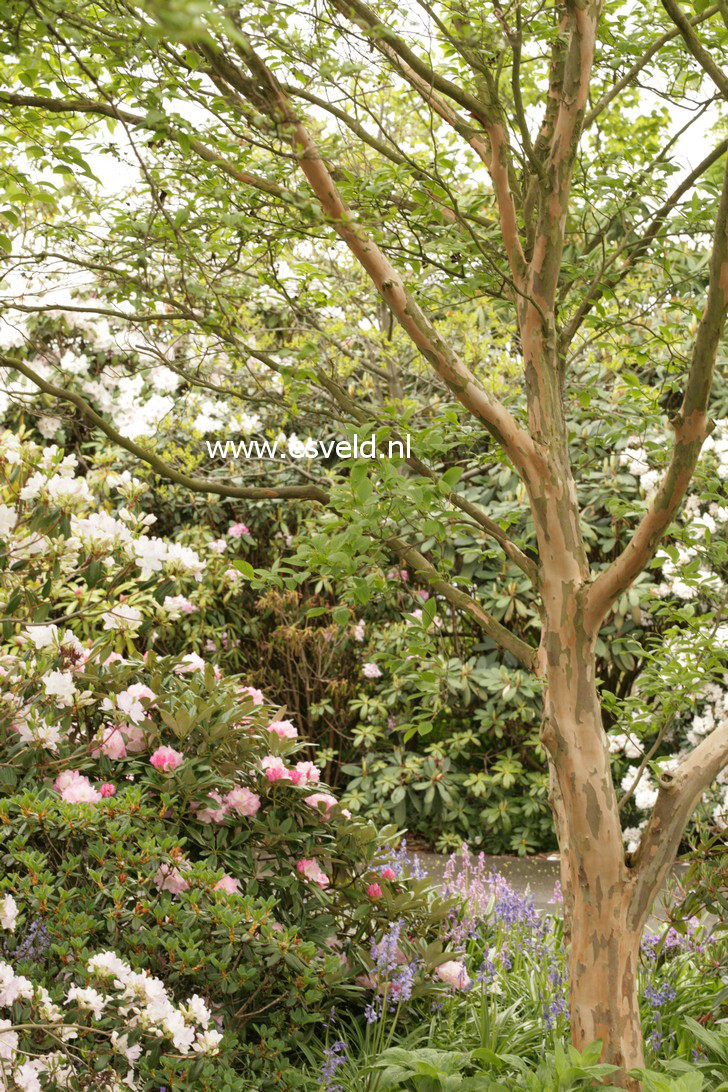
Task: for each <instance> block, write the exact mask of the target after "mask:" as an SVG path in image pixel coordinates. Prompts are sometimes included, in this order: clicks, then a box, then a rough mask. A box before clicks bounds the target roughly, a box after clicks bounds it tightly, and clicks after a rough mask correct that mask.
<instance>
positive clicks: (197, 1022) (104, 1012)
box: [0, 952, 222, 1092]
mask: <svg viewBox="0 0 728 1092" xmlns="http://www.w3.org/2000/svg"><path fill="white" fill-rule="evenodd" d="M86 969H87V972H88V974H89V981H91V982H95V983H96V984H95V985H88V984H87V985H78V984H75V983H74V984H72V985H70V986H68V987H67V988H66V990H65V998H64V999H63V1001H62V1004H60V1005H59V1004H58V1003H57V1002H55V1001H53V999H52V998H51V995H50V994H49V993H48V991H47V990H46V989H45V987H44V986H41V985H34V984H33V983H32V982H31V981H30V979H28V978H26V977H25V976H24V975H19V974H17V973H16V972H15V971H14V970H13V967H12V966H11V965H10V964H9V963H6V962H4V961H0V1008H6V1009H11V1008H13V1007H14V1006H18V1005H20V1006H22V1008H23V1012H24V1015H23V1019H22V1021H21V1022H20V1023H18V1024H13V1023H12V1022H11V1021H10V1020H7V1019H3V1020H0V1065H2V1069H3V1074H4V1076H5V1077H8V1076H11V1077H12V1079H13V1081H14V1082H15V1085H16V1086H17V1087H18V1088H22V1089H26V1090H27V1092H35V1090H39V1089H40V1088H41V1080H43V1081H48V1080H51V1081H53V1082H55V1083H54V1085H53V1087H59V1088H69V1089H71V1088H77V1087H79V1086H80V1084H81V1083H82V1077H81V1069H80V1067H81V1066H83V1059H84V1057H85V1056H86V1055H87V1054H89V1047H90V1044H91V1042H92V1041H93V1040H92V1039H90V1038H89V1031H91V1032H93V1033H94V1034H95V1035H96V1037H97V1039H98V1040H99V1041H100V1042H103V1041H107V1042H108V1044H109V1045H110V1047H111V1052H112V1055H113V1056H114V1057H116V1058H117V1059H118V1062H119V1064H120V1065H122V1066H123V1069H124V1070H125V1074H126V1075H125V1076H124V1078H123V1081H122V1078H121V1073H117V1072H116V1071H115V1070H112V1071H110V1072H108V1073H105V1074H104V1076H105V1077H106V1078H107V1081H108V1083H106V1084H105V1086H104V1087H108V1088H118V1089H121V1088H123V1087H124V1086H129V1087H135V1084H134V1070H135V1066H137V1064H138V1063H139V1060H140V1058H142V1057H143V1055H145V1054H148V1053H149V1052H150V1051H151V1050H152V1048H153V1047H154V1046H155V1044H159V1045H161V1047H162V1049H165V1047H164V1044H165V1043H166V1044H168V1046H167V1048H166V1049H168V1050H170V1049H172V1050H174V1051H176V1052H177V1053H179V1054H182V1055H186V1054H195V1055H215V1054H217V1053H218V1051H219V1049H220V1042H221V1040H222V1032H221V1031H219V1030H218V1028H217V1027H215V1026H214V1021H213V1017H212V1013H211V1011H210V1008H209V1007H208V1005H207V1003H206V1002H205V1001H204V1000H203V998H201V997H200V996H198V995H197V994H194V995H193V996H191V997H190V998H188V1000H187V1001H186V1002H185V1003H184V1004H183V1005H175V1004H174V1003H173V1001H172V999H171V998H170V996H169V993H168V991H167V989H166V987H165V985H164V983H163V982H162V981H161V980H160V979H158V978H155V977H154V976H152V975H150V974H147V973H144V972H138V971H133V970H132V968H131V967H130V966H129V964H128V963H126V962H125V961H124V960H123V959H121V958H120V957H119V956H118V955H117V954H116V953H115V952H102V953H100V954H98V955H95V956H92V957H91V959H90V960H89V961H88V964H87V968H86ZM64 1010H68V1011H64ZM120 1028H123V1031H120V1030H118V1029H120ZM34 1030H37V1031H38V1032H45V1031H49V1032H51V1036H52V1039H53V1040H55V1042H56V1043H59V1044H66V1043H71V1042H73V1041H74V1040H77V1041H78V1044H79V1045H78V1047H74V1049H73V1050H72V1051H71V1050H65V1049H54V1050H50V1051H49V1050H46V1051H45V1052H44V1051H43V1050H42V1049H40V1048H39V1047H38V1046H37V1044H36V1043H35V1042H34V1041H33V1031H34ZM81 1033H83V1040H82V1041H81V1038H80V1036H81Z"/></svg>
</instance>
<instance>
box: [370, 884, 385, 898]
mask: <svg viewBox="0 0 728 1092" xmlns="http://www.w3.org/2000/svg"><path fill="white" fill-rule="evenodd" d="M367 895H368V896H369V898H370V899H381V897H382V889H381V887H380V886H379V884H378V883H370V884H369V887H367Z"/></svg>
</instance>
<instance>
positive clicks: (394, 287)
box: [205, 48, 534, 476]
mask: <svg viewBox="0 0 728 1092" xmlns="http://www.w3.org/2000/svg"><path fill="white" fill-rule="evenodd" d="M205 56H206V57H207V58H208V60H211V62H212V63H214V64H219V66H220V74H221V75H223V76H224V77H226V78H232V79H234V78H235V73H234V71H231V70H230V68H229V66H228V65H227V64H226V63H225V61H224V59H223V58H220V57H218V56H217V55H215V54H213V53H212V51H211V50H210V49H209V48H205ZM249 63H250V65H251V70H253V71H255V73H256V75H257V77H258V80H259V82H260V83H261V84H263V86H266V85H267V87H266V90H267V91H268V95H267V96H266V102H267V103H268V109H269V111H270V112H271V113H272V115H273V116H274V118H275V119H276V120H277V121H279V122H281V123H283V124H285V125H286V126H287V127H288V128H289V130H290V134H291V145H292V147H293V151H294V155H295V157H296V159H297V161H298V164H299V166H300V168H301V170H302V171H303V173H304V175H305V176H306V178H307V180H308V182H309V185H310V186H311V189H312V190H313V192H314V193H315V195H316V197H317V198H318V200H319V203H320V205H321V209H322V211H323V213H324V215H325V216H326V217H327V218H328V220H329V221H330V223H331V225H332V227H333V228H334V230H335V231H336V233H337V235H338V236H339V237H340V238H341V239H343V241H344V242H345V243H346V245H347V246H348V248H349V250H350V251H351V253H352V254H353V255H354V257H355V258H356V259H357V261H358V262H359V263H360V264H361V265H362V266H363V268H364V269H365V271H366V272H367V273H368V275H369V277H370V278H371V280H372V282H373V283H374V285H375V287H376V288H377V291H378V292H379V294H380V295H381V297H382V298H383V299H384V301H385V302H386V304H387V306H388V307H389V308H390V310H391V312H392V314H393V315H394V317H395V318H396V319H397V321H398V322H399V324H400V325H401V326H402V328H403V329H404V330H405V332H406V333H407V334H408V335H409V337H410V338H411V339H412V341H413V342H414V344H415V345H416V347H417V348H418V349H419V351H420V352H421V353H422V355H423V356H424V357H425V359H426V360H427V361H428V362H429V363H430V364H431V365H432V367H433V368H434V369H435V371H436V372H437V374H438V375H439V376H440V378H441V379H442V380H443V382H444V383H445V384H446V386H447V387H448V388H449V389H450V390H451V391H452V392H453V394H454V395H455V397H456V398H458V400H459V401H460V402H461V403H462V404H463V405H464V406H465V408H466V409H467V410H468V411H469V412H470V413H471V414H472V415H473V416H474V417H475V418H476V419H477V420H479V421H480V422H481V424H482V425H483V427H484V428H486V429H487V431H488V432H489V433H490V434H491V435H492V436H494V437H495V439H496V440H497V441H498V442H499V443H500V444H501V446H502V447H503V449H504V450H505V452H506V453H507V455H508V456H509V458H510V459H511V461H512V462H513V465H514V466H515V467H516V469H517V470H518V471H519V473H521V474H522V475H524V476H525V474H526V473H527V469H528V465H529V462H530V460H531V459H532V458H533V456H534V449H533V442H532V440H531V438H530V436H529V435H528V433H527V432H525V431H524V430H523V429H521V427H520V426H519V425H518V423H517V422H516V420H515V418H514V417H513V416H512V414H511V413H510V412H509V411H508V410H507V409H506V407H505V406H504V405H503V404H502V403H501V402H499V401H498V400H497V399H496V398H493V397H492V396H491V395H490V394H489V393H488V392H487V391H486V390H485V389H484V388H483V387H481V386H480V384H479V383H478V381H477V380H476V378H475V376H474V375H473V374H472V372H471V371H470V370H469V368H468V367H467V366H466V365H465V364H464V362H463V361H462V360H460V358H459V357H458V356H457V355H456V354H455V352H454V351H453V350H452V349H451V348H450V346H449V345H448V344H447V342H445V341H444V339H443V338H442V337H441V336H440V334H439V333H438V331H437V329H436V328H435V326H434V325H433V323H432V322H431V321H430V319H429V318H428V317H427V315H426V314H425V313H424V312H423V311H422V309H421V308H420V306H419V304H418V303H417V302H416V300H415V299H414V297H413V296H411V295H410V294H409V292H408V291H407V289H406V288H405V285H404V283H403V281H402V278H401V277H400V275H399V273H398V272H397V270H396V269H395V268H394V266H392V265H391V263H390V262H389V260H388V258H387V257H386V256H385V255H384V254H383V252H382V251H381V250H380V248H379V247H378V246H377V244H376V243H375V242H374V241H373V240H372V239H371V238H369V236H368V235H367V234H366V232H365V231H364V228H363V227H362V226H361V225H360V224H359V223H358V222H357V221H356V220H355V219H354V216H353V214H352V211H351V209H349V208H348V207H347V206H346V205H345V203H344V201H343V200H342V198H341V195H340V194H339V191H338V189H337V187H336V183H335V182H334V180H333V178H332V177H331V172H330V171H329V169H328V167H327V166H326V163H325V162H324V160H323V158H322V156H321V154H320V152H319V150H318V148H317V147H316V144H315V143H314V141H313V139H312V137H311V135H310V134H309V132H308V129H307V128H306V126H305V125H304V123H303V122H302V121H301V120H300V119H299V118H298V116H297V115H296V114H295V113H294V111H293V109H292V107H291V105H290V103H289V101H288V99H287V98H286V95H285V94H284V92H283V90H282V88H281V86H280V84H279V83H278V82H277V80H276V79H275V77H274V76H273V74H272V73H271V72H270V70H269V69H268V67H267V66H266V65H265V64H264V62H263V61H262V60H261V59H260V58H259V57H258V56H257V55H256V54H255V53H254V52H253V51H252V49H250V51H249ZM243 90H244V91H246V88H245V87H243ZM262 101H263V100H262V97H261V96H260V91H259V89H258V91H257V94H256V102H257V103H258V105H261V103H262Z"/></svg>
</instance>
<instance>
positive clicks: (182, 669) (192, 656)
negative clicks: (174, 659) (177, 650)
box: [174, 652, 205, 675]
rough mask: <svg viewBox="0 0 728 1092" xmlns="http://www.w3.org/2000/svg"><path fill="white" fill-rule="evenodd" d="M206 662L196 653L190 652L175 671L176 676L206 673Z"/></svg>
mask: <svg viewBox="0 0 728 1092" xmlns="http://www.w3.org/2000/svg"><path fill="white" fill-rule="evenodd" d="M204 670H205V661H204V660H203V659H202V657H201V656H198V655H197V653H196V652H188V653H187V655H186V656H183V657H182V659H181V661H180V663H178V664H177V666H176V667H175V669H174V673H175V675H191V674H192V672H193V671H204Z"/></svg>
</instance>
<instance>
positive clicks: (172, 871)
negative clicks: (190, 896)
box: [154, 864, 190, 895]
mask: <svg viewBox="0 0 728 1092" xmlns="http://www.w3.org/2000/svg"><path fill="white" fill-rule="evenodd" d="M154 883H156V885H157V887H158V888H159V890H160V891H170V892H171V893H172V894H173V895H179V893H180V891H186V890H187V888H188V887H189V886H190V885H189V884H188V883H187V880H186V879H185V878H184V876H183V875H182V873H181V872H180V870H179V869H178V868H174V867H172V868H170V866H169V865H166V864H163V865H160V866H159V868H158V869H157V871H156V873H155V875H154Z"/></svg>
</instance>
